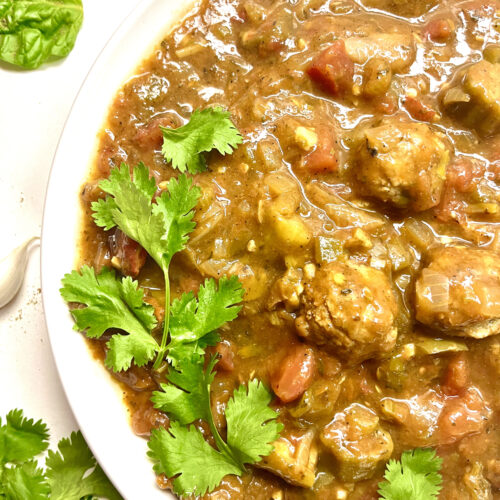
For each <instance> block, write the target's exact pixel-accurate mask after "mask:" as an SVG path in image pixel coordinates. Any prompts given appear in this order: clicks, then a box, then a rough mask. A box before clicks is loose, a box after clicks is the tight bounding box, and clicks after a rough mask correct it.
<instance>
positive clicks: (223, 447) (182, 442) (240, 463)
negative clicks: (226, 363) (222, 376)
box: [149, 360, 282, 495]
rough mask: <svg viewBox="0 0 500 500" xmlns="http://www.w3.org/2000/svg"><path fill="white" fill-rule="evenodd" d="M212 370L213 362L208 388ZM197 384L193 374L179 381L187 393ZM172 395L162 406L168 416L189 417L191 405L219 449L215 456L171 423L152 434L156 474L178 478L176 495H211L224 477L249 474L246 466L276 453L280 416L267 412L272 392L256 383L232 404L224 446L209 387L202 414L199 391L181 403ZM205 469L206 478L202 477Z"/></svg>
mask: <svg viewBox="0 0 500 500" xmlns="http://www.w3.org/2000/svg"><path fill="white" fill-rule="evenodd" d="M183 365H184V363H183ZM201 368H202V366H201ZM212 368H213V360H212V361H211V363H210V364H209V366H208V368H207V370H206V372H205V373H206V375H205V377H206V378H205V380H204V382H206V380H208V379H209V377H210V376H211V372H212ZM193 369H194V368H193ZM181 377H183V376H182V375H181ZM198 379H199V378H197V377H196V376H195V374H194V373H191V372H190V373H189V377H188V376H184V377H183V378H181V379H180V380H181V383H180V384H179V385H181V384H182V385H183V386H184V387H186V386H187V383H186V380H189V381H191V380H195V381H198ZM177 383H179V380H177ZM200 385H201V384H200ZM192 386H193V387H195V388H196V389H197V388H198V387H199V385H197V384H196V383H193V384H192ZM188 390H189V387H188ZM173 394H174V393H172V392H171V393H170V394H169V396H168V397H167V398H164V400H163V401H164V402H165V401H167V405H168V407H169V411H171V412H172V414H174V413H175V414H176V415H179V416H180V417H181V418H184V417H185V416H187V415H188V414H189V413H188V412H189V408H190V406H191V405H192V406H191V407H192V408H197V409H198V414H197V415H196V416H197V417H198V418H204V419H205V420H207V421H208V423H209V425H210V429H211V431H212V435H213V436H214V439H215V443H216V445H217V448H218V451H217V450H215V449H214V448H212V447H211V446H210V445H208V443H206V441H205V440H204V438H203V436H202V434H201V433H200V432H199V431H198V430H197V429H196V428H195V427H193V426H191V427H190V428H189V429H188V428H186V427H181V425H180V423H179V422H176V421H172V422H171V427H170V428H169V430H168V431H165V430H160V431H154V432H153V435H152V438H151V440H150V443H149V447H150V449H151V452H150V456H151V458H153V460H154V461H155V462H157V463H156V465H155V470H156V471H157V472H163V473H165V474H166V475H167V476H168V477H173V476H175V475H177V474H180V476H179V477H178V478H176V479H174V491H175V492H176V493H177V494H179V495H189V494H193V493H196V494H197V495H203V494H204V493H205V492H206V491H207V490H208V491H212V490H213V488H215V486H217V485H218V484H219V483H220V481H221V480H222V478H223V477H224V476H225V475H227V474H236V475H241V474H242V473H243V472H244V471H245V465H244V464H246V463H248V464H253V463H255V462H258V461H260V460H261V458H262V457H263V456H266V455H269V453H271V451H272V450H273V446H272V444H271V443H272V442H273V441H275V440H276V439H278V437H279V433H280V431H281V429H282V425H281V424H279V423H277V422H276V418H277V416H278V415H277V413H276V412H275V411H274V410H272V409H271V408H269V407H268V406H267V405H268V404H269V402H270V400H271V395H270V393H269V391H268V390H267V389H266V387H265V386H264V385H262V384H261V383H259V382H258V381H256V380H252V381H250V382H249V384H248V387H245V386H240V387H239V388H238V389H237V390H236V391H235V392H234V394H233V397H232V398H231V399H230V400H229V401H228V403H227V406H226V421H227V436H228V437H227V442H224V441H223V440H222V438H221V437H220V435H219V432H218V431H217V428H216V427H215V424H214V422H213V417H212V414H211V410H210V399H209V387H208V391H207V393H206V394H205V395H203V404H205V405H207V408H206V409H205V410H204V411H203V410H202V409H201V408H198V406H195V405H196V400H195V397H196V396H195V391H193V392H191V393H190V394H189V395H187V396H184V395H181V394H178V393H177V394H178V400H175V398H174V397H173ZM185 394H186V393H185ZM192 416H194V414H189V418H191V417H192ZM202 443H203V444H202ZM206 461H207V462H206ZM202 469H203V474H202V475H201V476H199V474H198V473H199V471H200V470H202Z"/></svg>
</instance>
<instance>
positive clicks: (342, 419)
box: [321, 403, 394, 482]
mask: <svg viewBox="0 0 500 500" xmlns="http://www.w3.org/2000/svg"><path fill="white" fill-rule="evenodd" d="M321 441H322V442H323V444H324V445H325V446H326V447H327V448H328V449H329V450H330V451H331V453H332V454H333V456H334V457H335V458H336V459H337V462H338V474H339V476H340V478H341V479H342V480H343V481H349V482H352V481H361V480H363V479H368V478H370V477H372V476H373V474H374V473H375V472H376V470H377V469H378V468H381V467H383V465H384V463H385V462H386V461H387V460H388V459H389V457H390V456H391V454H392V450H393V447H394V445H393V443H392V438H391V435H390V434H389V433H388V432H387V431H386V430H384V429H382V427H381V426H380V423H379V418H378V416H377V415H376V414H375V413H374V412H373V411H372V410H370V409H369V408H367V407H366V406H363V405H360V404H357V403H354V404H352V405H351V406H349V407H347V408H346V409H345V410H344V411H341V412H339V413H337V414H336V415H335V417H334V418H333V420H332V422H330V423H329V424H328V425H327V426H326V427H325V428H324V430H323V432H322V433H321Z"/></svg>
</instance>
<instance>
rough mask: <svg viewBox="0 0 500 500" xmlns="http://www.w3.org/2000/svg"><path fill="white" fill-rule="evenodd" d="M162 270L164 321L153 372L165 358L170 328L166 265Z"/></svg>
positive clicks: (168, 282) (168, 287) (168, 286)
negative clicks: (163, 281)
mask: <svg viewBox="0 0 500 500" xmlns="http://www.w3.org/2000/svg"><path fill="white" fill-rule="evenodd" d="M162 269H163V277H164V280H165V319H164V320H163V334H162V337H161V344H160V349H159V350H158V355H157V356H156V360H155V362H154V364H153V370H158V368H160V365H161V363H162V361H163V359H164V357H165V350H166V347H167V339H168V329H169V326H170V278H169V275H168V264H167V265H165V266H164V267H163V266H162Z"/></svg>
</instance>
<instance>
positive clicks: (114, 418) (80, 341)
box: [41, 0, 194, 500]
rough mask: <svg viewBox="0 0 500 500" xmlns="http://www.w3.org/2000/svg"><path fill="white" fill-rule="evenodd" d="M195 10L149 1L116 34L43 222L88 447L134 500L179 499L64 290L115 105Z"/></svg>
mask: <svg viewBox="0 0 500 500" xmlns="http://www.w3.org/2000/svg"><path fill="white" fill-rule="evenodd" d="M193 4H194V1H193V0H182V1H178V0H144V1H143V2H142V3H140V4H139V6H138V7H137V8H136V9H135V10H134V12H132V14H131V15H130V16H129V17H128V18H127V19H126V20H125V22H124V23H123V24H122V25H121V27H120V28H119V29H118V30H117V31H116V32H115V34H114V35H113V37H112V38H111V40H110V41H109V42H108V44H107V45H106V47H105V48H104V50H103V51H102V52H101V54H100V56H99V57H98V59H97V60H96V62H95V64H94V66H93V67H92V69H91V71H90V73H89V74H88V76H87V78H86V80H85V82H84V84H83V86H82V88H81V89H80V92H79V94H78V97H77V98H76V100H75V102H74V104H73V108H72V110H71V113H70V115H69V117H68V120H67V122H66V125H65V127H64V130H63V133H62V135H61V139H60V141H59V146H58V148H57V152H56V155H55V158H54V163H53V165H52V170H51V173H50V179H49V185H48V190H47V196H46V200H45V210H44V215H43V229H42V245H41V247H42V257H41V271H42V296H43V304H44V309H45V318H46V322H47V328H48V332H49V337H50V343H51V346H52V351H53V353H54V358H55V361H56V365H57V369H58V371H59V376H60V378H61V381H62V384H63V387H64V390H65V392H66V396H67V398H68V401H69V404H70V406H71V408H72V410H73V413H74V415H75V417H76V420H77V421H78V424H79V425H80V428H81V430H82V432H83V434H84V436H85V439H86V440H87V443H88V444H89V446H90V448H91V449H92V451H93V453H94V455H95V457H96V458H97V460H98V461H99V463H100V465H101V466H102V468H103V469H104V471H105V472H106V474H107V475H108V477H109V478H110V479H111V481H112V482H113V483H114V485H115V486H116V488H117V489H118V490H119V491H120V493H121V494H122V495H123V497H125V498H126V499H127V500H144V499H148V500H155V499H158V500H160V499H161V500H165V499H167V498H173V496H171V495H169V494H168V493H165V492H162V491H161V490H159V489H158V488H157V486H156V484H155V475H154V473H153V470H152V465H151V462H150V461H149V459H148V457H147V456H146V451H147V443H146V441H145V440H144V439H141V438H139V437H137V436H135V435H134V434H133V432H132V430H131V428H130V424H129V417H128V412H127V409H126V407H125V405H124V403H123V400H122V394H121V392H120V390H119V387H118V385H117V384H116V383H114V382H113V380H112V378H111V376H110V375H109V374H108V373H107V371H106V370H105V369H104V368H103V367H102V365H101V364H100V363H99V362H97V361H96V360H95V359H93V357H92V355H91V353H90V351H89V349H88V347H87V345H86V342H85V340H84V338H83V336H82V335H80V334H78V333H77V332H75V331H73V330H72V328H73V320H72V318H71V316H70V314H69V312H68V308H67V305H66V304H65V302H64V301H63V300H62V298H61V296H60V294H59V288H60V286H61V278H62V277H63V275H64V274H65V273H68V272H70V271H71V270H72V269H73V268H74V265H75V260H76V257H77V252H76V245H77V241H78V236H79V228H80V216H81V210H80V202H79V194H80V188H81V186H82V183H83V182H84V180H85V178H86V176H87V173H88V171H89V168H90V165H91V162H92V160H93V158H94V152H95V148H96V134H97V132H98V131H99V130H100V129H101V127H102V126H103V124H104V121H105V119H106V116H107V113H108V108H109V106H110V104H111V102H112V100H113V97H114V96H115V94H116V92H117V91H118V89H119V88H120V87H121V86H122V84H123V83H124V82H125V81H126V79H127V78H128V77H130V76H132V75H133V74H134V70H135V69H136V67H137V65H138V64H139V63H140V62H141V61H142V60H143V58H144V57H147V56H149V55H150V54H151V52H152V50H153V47H154V46H155V44H156V43H158V42H159V41H160V40H161V37H162V36H165V34H167V32H168V30H169V29H170V28H171V27H172V26H173V25H174V24H175V23H176V22H177V21H178V20H179V19H181V18H182V16H183V15H185V14H186V13H187V11H188V9H189V8H190V7H192V6H193ZM61 84H64V83H63V82H62V83H61Z"/></svg>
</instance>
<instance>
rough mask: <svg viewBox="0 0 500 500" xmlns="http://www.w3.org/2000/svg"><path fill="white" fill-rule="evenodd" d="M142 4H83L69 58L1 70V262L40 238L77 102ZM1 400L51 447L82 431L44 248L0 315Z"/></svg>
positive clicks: (2, 409) (100, 0) (119, 0)
mask: <svg viewBox="0 0 500 500" xmlns="http://www.w3.org/2000/svg"><path fill="white" fill-rule="evenodd" d="M139 1H140V0H83V3H84V12H85V14H84V15H85V20H84V23H83V27H82V30H81V31H80V34H79V36H78V39H77V42H76V45H75V48H74V49H73V51H72V52H71V54H70V55H69V56H68V57H67V58H66V59H64V60H61V61H58V62H56V63H52V64H49V65H45V66H42V68H40V69H38V70H34V71H20V70H15V69H12V67H7V66H4V65H0V213H1V215H0V258H1V257H3V256H4V255H5V254H6V253H8V252H9V250H11V249H12V248H14V247H16V246H17V245H18V244H20V243H21V242H23V241H24V240H26V239H28V238H29V237H31V236H34V235H39V234H40V229H41V224H42V211H43V203H44V198H45V190H46V185H47V180H48V176H49V171H50V167H51V164H52V158H53V155H54V152H55V150H56V147H57V143H58V140H59V136H60V134H61V131H62V129H63V126H64V123H65V120H66V117H67V115H68V113H69V111H70V108H71V105H72V103H73V100H74V99H75V96H76V94H77V92H78V90H79V88H80V86H81V84H82V82H83V80H84V78H85V76H86V74H87V73H88V71H89V69H90V67H91V65H92V63H93V62H94V60H95V58H96V57H97V55H98V54H99V52H100V51H101V49H102V48H103V46H104V45H105V43H106V41H107V40H108V39H109V38H110V37H111V35H112V34H113V32H114V31H115V29H116V28H117V27H118V26H119V24H120V23H121V21H122V20H123V19H124V18H125V17H126V16H127V14H128V13H129V12H130V11H131V10H132V9H133V8H134V7H135V6H136V5H137V4H138V3H139ZM68 168H71V166H70V165H68ZM0 394H1V397H0V417H3V416H4V415H5V414H6V413H7V412H8V411H9V410H11V409H13V408H22V409H23V410H24V411H25V414H26V415H28V416H30V417H33V418H35V419H39V418H43V419H44V420H45V421H46V422H47V423H48V425H49V427H50V430H51V446H52V447H53V446H55V444H56V443H57V441H58V440H59V439H60V438H61V437H63V436H67V435H69V434H70V432H71V431H72V430H75V429H76V428H77V424H76V422H75V419H74V418H73V415H72V413H71V409H70V408H69V406H68V403H67V402H66V398H65V395H64V392H63V390H62V387H61V384H60V382H59V378H58V375H57V371H56V368H55V365H54V360H53V358H52V352H51V350H50V344H49V340H48V336H47V330H46V327H45V321H44V317H43V307H42V300H41V294H40V252H39V248H38V247H37V248H34V249H33V251H32V252H31V255H30V261H29V264H28V268H27V274H26V278H25V281H24V284H23V287H22V289H21V292H20V294H19V295H18V296H17V298H16V299H15V300H14V301H13V302H12V303H11V304H9V305H8V306H6V307H5V308H3V309H0Z"/></svg>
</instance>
